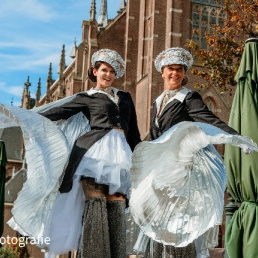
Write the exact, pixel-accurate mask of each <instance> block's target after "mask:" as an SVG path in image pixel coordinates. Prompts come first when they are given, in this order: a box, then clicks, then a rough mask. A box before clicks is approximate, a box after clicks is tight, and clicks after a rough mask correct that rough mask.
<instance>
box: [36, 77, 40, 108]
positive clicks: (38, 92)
mask: <svg viewBox="0 0 258 258" xmlns="http://www.w3.org/2000/svg"><path fill="white" fill-rule="evenodd" d="M40 95H41V79H40V78H39V80H38V87H37V91H36V100H35V107H38V106H39V101H40Z"/></svg>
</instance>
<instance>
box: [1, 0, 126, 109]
mask: <svg viewBox="0 0 258 258" xmlns="http://www.w3.org/2000/svg"><path fill="white" fill-rule="evenodd" d="M120 1H121V0H108V1H107V8H108V18H109V19H112V18H114V17H115V16H116V15H117V11H118V10H119V7H120ZM100 3H101V0H96V11H97V15H96V19H97V18H98V15H99V11H100ZM90 6H91V0H65V1H64V0H22V1H21V0H0V103H3V104H8V105H10V104H11V103H13V105H14V106H20V105H21V96H22V91H23V88H24V82H25V81H26V80H27V77H28V76H29V77H30V82H31V87H30V93H31V97H35V93H36V88H37V84H38V79H39V77H40V78H41V95H43V94H44V93H45V87H46V79H47V73H48V68H49V64H50V63H52V69H53V79H57V78H58V74H57V68H58V64H59V61H60V55H61V50H62V45H63V44H65V50H66V64H67V65H69V64H70V62H71V58H70V52H71V49H72V46H73V44H74V41H75V40H76V42H77V45H78V44H79V43H80V42H81V25H82V21H83V20H89V18H90Z"/></svg>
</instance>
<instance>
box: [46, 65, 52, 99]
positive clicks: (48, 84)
mask: <svg viewBox="0 0 258 258" xmlns="http://www.w3.org/2000/svg"><path fill="white" fill-rule="evenodd" d="M52 83H53V80H52V63H50V64H49V69H48V76H47V90H46V104H47V103H50V102H51V95H50V87H51V85H52Z"/></svg>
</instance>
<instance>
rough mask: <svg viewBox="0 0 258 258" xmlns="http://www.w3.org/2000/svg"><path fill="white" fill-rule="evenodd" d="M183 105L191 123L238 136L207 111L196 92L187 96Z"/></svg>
mask: <svg viewBox="0 0 258 258" xmlns="http://www.w3.org/2000/svg"><path fill="white" fill-rule="evenodd" d="M185 104H186V108H187V112H188V114H189V116H190V117H191V118H192V119H193V121H195V122H202V123H207V124H211V125H214V126H216V127H218V128H220V129H221V130H223V131H225V132H227V133H230V134H239V133H238V132H237V131H236V130H234V129H233V128H231V127H230V126H228V125H227V124H226V123H225V122H223V121H222V120H221V119H220V118H218V117H217V116H216V115H215V114H214V113H213V112H212V111H210V110H209V109H208V107H207V106H206V105H205V103H204V102H203V100H202V97H201V95H200V94H199V93H198V92H195V91H193V92H191V93H189V94H187V96H186V98H185Z"/></svg>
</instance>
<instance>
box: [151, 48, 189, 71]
mask: <svg viewBox="0 0 258 258" xmlns="http://www.w3.org/2000/svg"><path fill="white" fill-rule="evenodd" d="M172 64H180V65H184V66H185V67H186V70H188V69H190V68H191V66H192V64H193V56H192V55H191V53H190V52H189V51H187V50H185V49H184V48H179V47H173V48H168V49H166V50H164V51H162V52H161V53H159V54H158V56H157V57H156V59H155V61H154V65H155V68H156V70H157V71H158V72H160V73H161V72H162V67H163V66H166V65H172Z"/></svg>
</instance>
